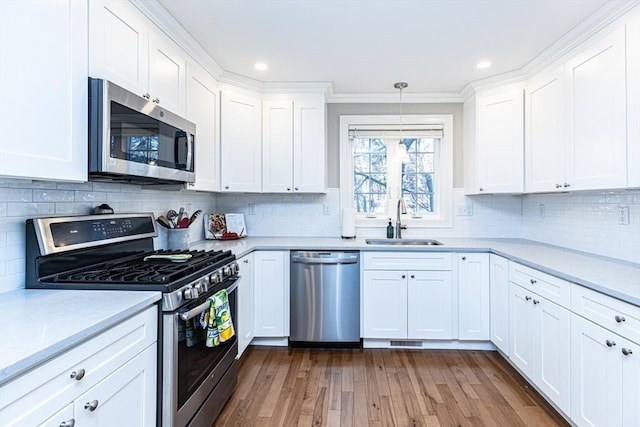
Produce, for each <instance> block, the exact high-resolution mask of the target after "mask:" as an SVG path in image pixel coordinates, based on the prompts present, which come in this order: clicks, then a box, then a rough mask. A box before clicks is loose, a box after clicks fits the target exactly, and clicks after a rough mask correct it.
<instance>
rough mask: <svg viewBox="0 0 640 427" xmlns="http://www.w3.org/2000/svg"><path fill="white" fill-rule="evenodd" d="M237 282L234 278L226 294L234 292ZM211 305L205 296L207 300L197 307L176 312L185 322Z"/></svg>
mask: <svg viewBox="0 0 640 427" xmlns="http://www.w3.org/2000/svg"><path fill="white" fill-rule="evenodd" d="M238 284H239V282H238V281H237V280H236V281H235V283H234V284H233V285H231V286H229V287H228V288H227V294H230V293H231V292H234V291H235V290H236V288H237V287H238ZM210 306H211V302H210V301H209V298H207V300H206V301H205V302H203V303H202V304H200V305H199V306H197V307H194V308H192V309H191V310H189V311H183V312H180V313H177V315H178V316H180V319H182V320H184V321H185V322H186V321H187V320H189V319H193V318H194V317H196V316H197V315H199V314H200V313H202V312H203V311H204V310H206V309H207V307H210Z"/></svg>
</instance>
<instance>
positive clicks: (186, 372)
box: [162, 279, 238, 426]
mask: <svg viewBox="0 0 640 427" xmlns="http://www.w3.org/2000/svg"><path fill="white" fill-rule="evenodd" d="M237 286H238V281H237V279H234V280H232V281H227V282H225V283H223V284H222V285H219V286H216V287H215V288H214V289H213V290H211V291H209V292H208V293H207V294H205V295H204V296H202V297H201V298H198V299H197V300H194V301H192V302H190V303H189V304H188V305H185V306H183V307H181V308H179V309H178V310H177V311H174V312H170V313H165V314H164V319H163V320H164V326H163V341H164V342H163V348H164V352H163V374H162V383H163V390H162V398H163V402H162V408H163V409H162V411H163V414H162V419H163V425H168V426H183V425H187V424H188V423H189V422H190V420H191V419H192V418H193V417H194V415H195V414H196V413H198V412H199V411H206V410H207V408H203V406H204V405H214V404H220V402H213V400H214V396H210V395H211V392H212V391H213V390H214V388H216V386H217V385H218V383H219V382H220V380H221V379H222V378H223V376H224V374H225V373H226V372H227V370H229V368H230V367H231V365H232V364H233V363H234V361H235V358H236V356H237V354H238V344H237V338H236V336H235V335H234V336H233V337H231V338H230V339H228V340H227V341H225V342H220V344H219V345H217V346H215V347H207V346H206V334H207V330H206V329H207V328H206V323H205V315H206V313H208V311H209V303H208V300H207V299H208V298H209V297H210V296H213V295H214V294H215V293H216V292H218V291H219V290H221V289H224V288H226V289H227V294H228V297H229V308H230V311H231V318H232V320H235V317H234V316H236V309H237V302H236V295H237V292H236V288H237ZM203 324H204V325H205V326H204V327H203ZM233 380H234V385H235V378H234V379H233ZM223 388H226V387H223ZM229 395H230V394H229ZM228 397H229V396H215V400H221V399H224V400H223V401H222V403H221V404H222V405H224V403H226V401H227V399H228Z"/></svg>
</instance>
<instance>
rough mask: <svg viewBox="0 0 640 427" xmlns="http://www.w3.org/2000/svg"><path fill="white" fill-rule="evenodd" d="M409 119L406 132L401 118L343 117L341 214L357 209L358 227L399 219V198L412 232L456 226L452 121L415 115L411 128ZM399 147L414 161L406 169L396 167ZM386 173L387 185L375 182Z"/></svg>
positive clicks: (404, 220) (406, 164)
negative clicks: (405, 210)
mask: <svg viewBox="0 0 640 427" xmlns="http://www.w3.org/2000/svg"><path fill="white" fill-rule="evenodd" d="M407 117H408V116H405V121H404V123H405V125H404V126H399V125H398V123H399V119H400V118H399V116H341V117H340V200H341V205H342V207H343V208H355V210H356V226H358V227H377V226H384V225H386V223H387V222H386V221H387V218H393V219H395V217H396V206H397V201H398V198H400V197H403V199H404V200H405V202H406V204H407V208H408V209H407V210H408V214H406V215H402V217H403V219H402V221H403V223H405V224H409V226H410V227H451V226H452V224H453V217H452V211H453V208H452V199H453V197H452V195H453V149H452V148H453V147H452V145H453V139H452V130H453V116H452V115H422V116H419V115H412V116H410V117H409V120H410V121H411V124H409V125H407V123H409V120H407ZM389 123H391V125H389ZM394 123H395V124H394ZM372 141H373V142H372ZM401 141H402V143H403V145H404V146H405V147H407V152H408V157H409V159H410V161H409V162H408V163H405V164H402V163H398V161H397V159H398V154H399V150H398V149H397V148H398V147H399V145H400V142H401ZM381 143H384V145H385V146H386V150H385V149H384V148H383V147H382V146H381ZM372 147H373V148H372ZM385 151H386V152H385ZM377 156H379V157H377ZM382 159H386V162H382V161H380V160H382ZM394 161H395V163H394ZM382 165H384V167H383V166H382ZM385 168H386V172H387V173H386V181H385V180H383V178H379V177H377V176H374V174H376V173H381V172H382V171H383V169H385ZM358 175H359V177H357V176H358ZM374 178H375V179H374ZM385 187H386V188H385ZM385 190H386V194H384V195H383V194H382V193H383V192H384V191H385Z"/></svg>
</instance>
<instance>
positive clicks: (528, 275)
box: [509, 262, 571, 308]
mask: <svg viewBox="0 0 640 427" xmlns="http://www.w3.org/2000/svg"><path fill="white" fill-rule="evenodd" d="M509 281H511V282H513V283H515V284H517V285H520V286H522V287H523V288H525V289H528V290H530V291H531V292H535V293H536V294H538V295H540V296H543V297H545V298H547V299H549V300H551V301H552V302H555V303H556V304H558V305H561V306H563V307H565V308H569V305H570V304H571V283H569V282H567V281H566V280H562V279H558V278H557V277H554V276H551V275H549V274H546V273H543V272H541V271H538V270H535V269H533V268H529V267H525V266H524V265H521V264H518V263H516V262H510V263H509Z"/></svg>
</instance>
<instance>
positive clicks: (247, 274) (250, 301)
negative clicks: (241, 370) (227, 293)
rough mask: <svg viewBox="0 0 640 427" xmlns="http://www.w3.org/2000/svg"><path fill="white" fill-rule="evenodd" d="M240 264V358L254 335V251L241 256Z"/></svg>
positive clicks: (237, 315)
mask: <svg viewBox="0 0 640 427" xmlns="http://www.w3.org/2000/svg"><path fill="white" fill-rule="evenodd" d="M238 265H240V279H239V280H238V312H237V313H236V316H235V317H236V333H237V334H238V358H240V356H242V353H244V351H245V350H246V349H247V347H248V346H249V344H251V341H252V340H253V336H254V310H255V308H254V305H255V304H254V301H255V299H254V292H255V291H254V285H253V265H254V263H253V253H250V254H247V255H245V256H243V257H242V258H240V259H239V260H238Z"/></svg>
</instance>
